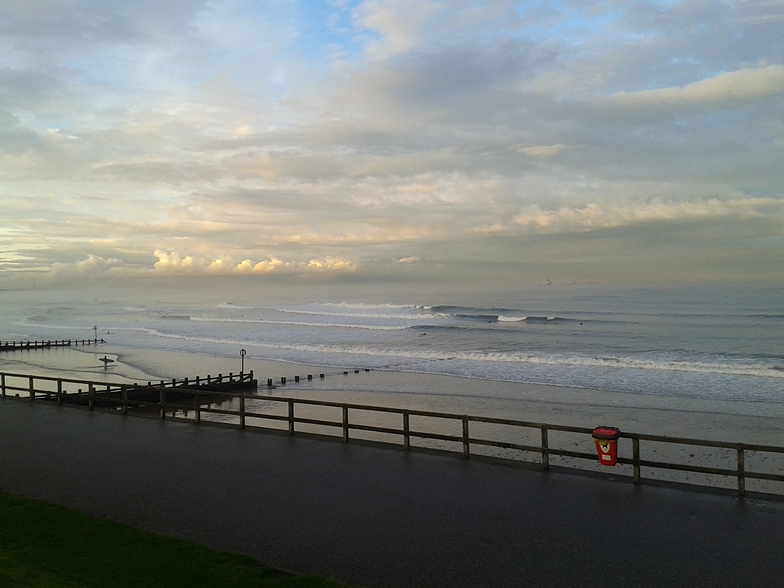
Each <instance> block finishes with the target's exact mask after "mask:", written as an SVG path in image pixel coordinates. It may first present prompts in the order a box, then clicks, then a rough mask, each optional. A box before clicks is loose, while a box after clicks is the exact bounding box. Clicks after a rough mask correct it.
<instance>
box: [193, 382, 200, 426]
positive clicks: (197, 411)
mask: <svg viewBox="0 0 784 588" xmlns="http://www.w3.org/2000/svg"><path fill="white" fill-rule="evenodd" d="M193 411H194V415H193V417H194V420H195V421H196V424H197V425H198V424H199V423H200V422H201V405H200V404H199V391H198V390H194V391H193Z"/></svg>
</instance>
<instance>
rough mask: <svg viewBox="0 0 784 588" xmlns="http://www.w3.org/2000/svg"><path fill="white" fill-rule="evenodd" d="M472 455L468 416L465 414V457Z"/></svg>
mask: <svg viewBox="0 0 784 588" xmlns="http://www.w3.org/2000/svg"><path fill="white" fill-rule="evenodd" d="M470 455H471V452H470V447H469V437H468V417H467V416H465V415H463V457H469V456H470Z"/></svg>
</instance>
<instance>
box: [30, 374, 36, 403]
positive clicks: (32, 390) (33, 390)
mask: <svg viewBox="0 0 784 588" xmlns="http://www.w3.org/2000/svg"><path fill="white" fill-rule="evenodd" d="M29 388H30V402H32V401H33V400H35V387H34V384H33V376H30V385H29Z"/></svg>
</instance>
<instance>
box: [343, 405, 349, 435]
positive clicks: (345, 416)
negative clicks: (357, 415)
mask: <svg viewBox="0 0 784 588" xmlns="http://www.w3.org/2000/svg"><path fill="white" fill-rule="evenodd" d="M343 442H344V443H348V406H346V405H345V404H344V405H343Z"/></svg>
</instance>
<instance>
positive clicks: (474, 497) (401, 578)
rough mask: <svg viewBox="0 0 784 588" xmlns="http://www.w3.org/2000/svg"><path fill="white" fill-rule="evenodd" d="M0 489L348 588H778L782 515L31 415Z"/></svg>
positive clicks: (141, 423)
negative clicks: (611, 587)
mask: <svg viewBox="0 0 784 588" xmlns="http://www.w3.org/2000/svg"><path fill="white" fill-rule="evenodd" d="M0 488H2V489H4V490H8V491H12V492H16V493H19V494H23V495H26V496H31V497H34V498H39V499H43V500H46V501H49V502H53V503H56V504H60V505H63V506H66V507H69V508H72V509H76V510H79V511H83V512H86V513H89V514H92V515H97V516H104V517H106V518H109V519H112V520H115V521H120V522H123V523H127V524H130V525H133V526H136V527H140V528H144V529H148V530H152V531H156V532H159V533H163V534H166V535H170V536H174V537H180V538H187V539H191V540H193V541H196V542H199V543H202V544H205V545H208V546H210V547H213V548H216V549H219V550H223V551H233V552H239V553H244V554H248V555H251V556H253V557H255V558H257V559H259V560H261V561H262V562H264V563H267V564H269V565H272V566H276V567H279V568H283V569H287V570H292V571H297V572H301V573H308V574H320V575H324V576H327V577H330V578H334V579H337V580H339V581H342V582H345V583H347V584H350V585H352V586H357V587H366V588H371V587H388V588H393V587H394V588H405V587H419V588H430V587H433V588H436V587H450V588H460V587H469V586H470V587H482V586H487V587H496V586H498V587H505V586H525V587H537V586H548V587H549V586H581V587H582V586H585V587H597V588H598V587H599V586H602V587H604V586H621V587H629V586H641V587H656V586H667V587H670V588H671V587H677V586H689V587H699V586H706V587H708V586H710V587H719V586H727V587H735V586H744V587H753V586H760V587H766V588H767V587H784V502H772V501H763V500H750V499H744V500H740V499H738V498H734V497H730V496H723V495H715V494H711V493H706V492H692V491H684V490H681V489H675V488H662V487H654V486H646V485H643V486H634V485H632V484H630V483H627V482H623V481H616V482H612V481H607V480H606V479H597V478H592V477H587V476H583V475H573V474H568V473H562V472H554V471H551V472H540V471H536V470H532V469H527V468H524V467H519V466H510V465H504V464H501V463H491V462H485V461H480V460H477V459H464V458H462V457H457V456H455V457H452V456H445V455H439V454H432V453H420V452H404V451H402V450H399V449H390V448H382V447H375V446H369V445H363V444H358V443H347V444H346V443H342V442H340V441H323V440H318V439H312V438H306V437H299V436H294V437H289V436H284V435H278V434H270V433H259V432H254V431H251V430H238V429H236V428H221V427H215V426H196V425H193V424H189V423H181V422H172V421H158V420H152V419H144V418H136V417H130V416H121V415H117V414H108V413H103V412H98V411H94V412H89V411H87V410H82V409H75V408H60V407H56V406H51V405H44V404H43V403H29V402H23V401H18V400H11V399H6V400H3V401H0Z"/></svg>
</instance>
